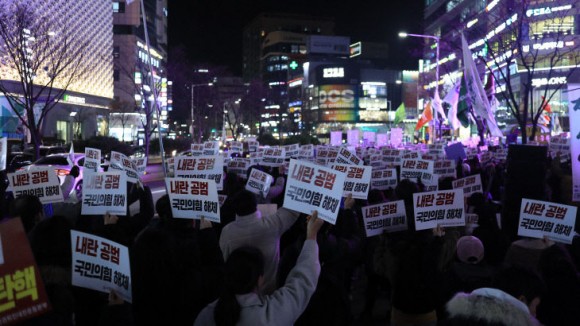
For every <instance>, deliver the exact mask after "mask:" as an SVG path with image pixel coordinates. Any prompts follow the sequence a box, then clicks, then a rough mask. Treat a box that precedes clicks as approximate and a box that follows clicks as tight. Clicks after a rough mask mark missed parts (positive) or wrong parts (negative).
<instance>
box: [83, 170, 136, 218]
mask: <svg viewBox="0 0 580 326" xmlns="http://www.w3.org/2000/svg"><path fill="white" fill-rule="evenodd" d="M82 198H83V201H82V207H81V212H82V214H84V215H102V214H106V213H111V214H115V215H125V214H126V212H127V176H126V175H125V172H122V171H108V172H102V173H98V174H90V175H85V178H84V181H83V197H82Z"/></svg>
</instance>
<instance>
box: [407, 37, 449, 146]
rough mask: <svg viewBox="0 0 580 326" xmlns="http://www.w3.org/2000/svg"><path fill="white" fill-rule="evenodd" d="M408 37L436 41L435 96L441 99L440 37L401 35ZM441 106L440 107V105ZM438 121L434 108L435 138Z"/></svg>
mask: <svg viewBox="0 0 580 326" xmlns="http://www.w3.org/2000/svg"><path fill="white" fill-rule="evenodd" d="M408 36H411V37H420V38H427V39H432V40H435V46H436V47H437V51H436V52H435V94H434V95H433V96H434V97H435V98H439V41H440V37H439V36H435V35H423V34H409V33H405V32H400V33H399V37H400V38H405V37H408ZM439 105H440V103H439ZM438 120H439V119H438V117H437V109H436V108H433V126H434V128H433V135H434V136H437V130H436V128H437V121H438ZM434 138H435V137H434Z"/></svg>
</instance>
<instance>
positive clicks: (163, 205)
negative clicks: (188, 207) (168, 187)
mask: <svg viewBox="0 0 580 326" xmlns="http://www.w3.org/2000/svg"><path fill="white" fill-rule="evenodd" d="M155 211H156V212H157V215H159V218H162V219H163V218H173V213H172V212H171V203H170V202H169V196H168V195H163V196H161V197H159V199H157V202H156V203H155Z"/></svg>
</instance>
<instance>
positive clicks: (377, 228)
mask: <svg viewBox="0 0 580 326" xmlns="http://www.w3.org/2000/svg"><path fill="white" fill-rule="evenodd" d="M362 216H363V223H364V226H365V233H366V235H367V237H373V236H376V235H380V234H382V233H383V232H384V231H386V232H396V231H403V230H406V229H407V214H406V212H405V202H404V201H403V200H398V201H394V202H388V203H382V204H377V205H371V206H365V207H363V208H362Z"/></svg>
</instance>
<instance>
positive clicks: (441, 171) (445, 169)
mask: <svg viewBox="0 0 580 326" xmlns="http://www.w3.org/2000/svg"><path fill="white" fill-rule="evenodd" d="M423 159H424V158H423ZM433 174H438V175H439V177H440V178H441V177H453V178H457V170H456V169H455V161H453V160H438V161H435V163H434V165H433Z"/></svg>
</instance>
